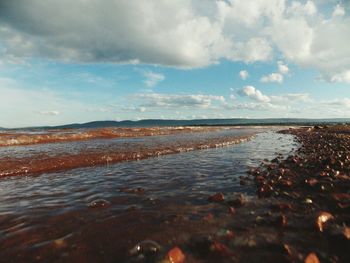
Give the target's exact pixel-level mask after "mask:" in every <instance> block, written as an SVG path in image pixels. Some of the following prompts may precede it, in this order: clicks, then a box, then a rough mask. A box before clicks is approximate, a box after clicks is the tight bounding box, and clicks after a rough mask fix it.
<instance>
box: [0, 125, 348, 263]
mask: <svg viewBox="0 0 350 263" xmlns="http://www.w3.org/2000/svg"><path fill="white" fill-rule="evenodd" d="M280 133H284V134H291V135H294V136H295V138H297V139H298V142H299V145H300V146H298V148H297V150H294V151H293V155H290V156H289V157H287V156H286V155H285V157H283V156H282V154H279V152H278V151H277V152H276V153H275V154H272V155H270V157H269V158H270V159H271V160H267V159H265V160H264V161H263V162H262V163H261V165H260V166H257V167H255V168H251V169H250V170H249V171H248V172H247V173H246V174H245V175H241V176H239V177H238V176H237V177H235V178H237V180H238V181H237V182H239V183H240V184H241V185H242V186H247V185H248V186H249V187H250V186H251V187H252V188H253V189H256V195H254V196H249V197H248V196H246V195H244V194H242V193H240V192H233V191H231V190H224V191H225V192H222V193H220V192H218V193H216V194H215V192H216V191H215V192H214V193H213V194H211V193H210V192H209V193H206V194H204V195H203V196H201V197H200V200H198V202H197V203H196V204H189V203H186V202H184V201H183V200H186V196H181V195H179V196H177V197H176V198H173V197H172V196H171V195H170V196H168V197H167V198H159V199H158V198H157V196H156V195H155V196H153V195H152V193H151V192H148V191H149V188H148V187H147V186H146V187H145V188H138V187H136V186H137V185H133V186H131V185H126V188H120V189H114V191H116V192H119V193H121V194H120V195H119V194H117V195H114V197H113V198H107V199H106V200H104V199H96V198H97V196H96V195H93V196H92V197H93V199H90V198H89V199H88V201H89V205H88V207H80V208H79V209H78V210H71V211H67V212H64V213H62V214H60V215H54V216H47V218H46V219H45V222H42V224H41V225H40V229H41V231H39V232H37V231H36V230H35V229H32V230H30V228H28V230H27V231H28V232H25V231H24V232H23V234H20V233H19V234H18V235H17V234H16V227H14V229H13V230H12V228H8V230H6V231H5V232H6V234H8V238H7V239H4V240H2V241H3V243H2V244H3V245H4V246H3V247H4V248H6V249H5V250H4V251H5V252H3V254H2V256H3V258H4V259H6V258H14V259H15V258H16V259H17V260H19V261H26V262H36V261H37V258H38V257H39V258H40V259H41V260H42V261H43V262H44V261H50V260H54V259H57V257H59V260H58V261H57V262H71V261H74V262H79V261H80V262H130V263H131V262H162V263H165V262H166V263H169V262H176V263H183V261H180V260H178V261H176V260H175V259H179V258H180V259H181V258H185V261H184V262H185V263H192V262H193V263H198V262H306V263H314V262H316V263H317V262H322V263H323V262H349V260H350V258H349V253H348V251H349V248H350V243H349V242H350V229H349V224H350V215H349V205H350V193H349V189H350V178H349V175H350V126H332V127H323V126H315V127H314V128H310V127H305V128H293V129H288V130H284V131H280ZM276 141H279V140H278V139H276ZM280 153H281V151H280ZM271 156H277V157H276V158H275V157H271ZM265 158H266V157H265ZM150 185H151V184H150ZM173 186H174V187H176V186H175V185H173ZM173 190H176V189H170V191H173ZM238 191H239V190H238ZM92 197H91V198H92ZM100 198H101V197H100ZM183 198H184V199H183ZM130 199H131V203H134V204H135V205H131V206H126V207H125V210H121V211H119V212H114V211H115V210H113V208H117V207H118V206H120V205H123V204H125V203H126V200H130ZM132 200H133V201H132ZM140 201H142V202H145V206H144V207H143V208H142V207H139V206H138V205H137V204H139V202H140ZM39 212H40V210H39V211H38V213H39ZM38 215H39V214H38ZM11 220H12V217H11V215H8V216H6V215H3V216H2V217H0V222H3V223H4V224H5V225H6V222H7V221H11ZM62 223H65V224H63V225H66V226H63V225H62V226H60V225H61V224H62ZM58 224H59V225H58ZM53 230H54V231H53ZM7 231H8V233H7ZM12 232H13V233H12ZM19 232H20V230H19ZM39 240H41V242H40V243H38V242H39ZM42 240H44V242H43V241H42ZM147 240H152V241H147ZM19 241H20V243H21V246H22V244H23V245H24V244H25V245H26V246H27V247H28V248H30V249H28V250H23V251H21V247H19V248H18V249H19V250H18V251H16V249H17V247H14V248H12V245H11V244H13V245H15V244H17V243H18V242H19ZM138 247H139V248H140V249H137V248H138ZM22 248H24V247H22ZM135 248H136V249H135ZM20 252H22V253H20ZM0 254H1V253H0ZM61 255H65V256H62V257H61ZM169 258H171V260H170V259H169ZM174 260H175V261H174ZM0 261H1V260H0ZM39 261H40V260H39Z"/></svg>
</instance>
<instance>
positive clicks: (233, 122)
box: [34, 118, 350, 129]
mask: <svg viewBox="0 0 350 263" xmlns="http://www.w3.org/2000/svg"><path fill="white" fill-rule="evenodd" d="M336 123H350V118H337V119H296V118H270V119H195V120H160V119H146V120H139V121H130V120H125V121H93V122H87V123H74V124H67V125H60V126H45V127H34V128H41V129H45V128H46V129H49V128H50V129H52V128H53V129H64V128H66V129H78V128H104V127H150V126H199V125H201V126H219V125H230V126H249V125H317V124H336Z"/></svg>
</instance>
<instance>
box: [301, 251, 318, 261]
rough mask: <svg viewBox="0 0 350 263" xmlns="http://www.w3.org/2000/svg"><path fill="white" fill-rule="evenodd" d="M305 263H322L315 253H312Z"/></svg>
mask: <svg viewBox="0 0 350 263" xmlns="http://www.w3.org/2000/svg"><path fill="white" fill-rule="evenodd" d="M304 263H320V260H319V259H318V257H317V256H316V254H315V253H314V252H311V253H310V254H309V255H307V257H306V258H305V260H304Z"/></svg>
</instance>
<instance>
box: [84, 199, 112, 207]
mask: <svg viewBox="0 0 350 263" xmlns="http://www.w3.org/2000/svg"><path fill="white" fill-rule="evenodd" d="M110 205H111V203H110V202H109V201H107V200H105V199H96V200H93V201H91V202H90V204H89V207H90V208H104V207H108V206H110Z"/></svg>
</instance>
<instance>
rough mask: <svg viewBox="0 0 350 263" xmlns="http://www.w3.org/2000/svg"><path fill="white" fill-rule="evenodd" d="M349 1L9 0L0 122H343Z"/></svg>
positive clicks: (349, 73)
mask: <svg viewBox="0 0 350 263" xmlns="http://www.w3.org/2000/svg"><path fill="white" fill-rule="evenodd" d="M349 12H350V10H349V5H348V3H347V1H344V2H342V1H285V0H252V1H239V0H227V1H223V0H218V1H211V0H210V1H209V0H201V1H199V0H179V1H175V2H173V3H170V2H169V1H165V0H159V1H155V0H154V1H153V0H150V1H144V2H140V1H133V0H129V1H126V0H108V1H104V4H101V3H99V2H98V1H95V0H84V1H83V0H81V1H75V2H74V3H72V1H68V0H62V1H58V0H53V1H51V2H50V4H43V1H39V0H29V1H23V0H11V1H10V0H8V1H2V2H1V3H0V126H2V127H23V126H36V125H58V124H65V123H72V122H80V123H81V122H87V121H93V120H124V119H132V120H137V119H146V118H166V119H193V118H270V117H276V118H280V117H299V118H334V117H339V118H341V117H350V48H349V47H348V43H350V17H349Z"/></svg>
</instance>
